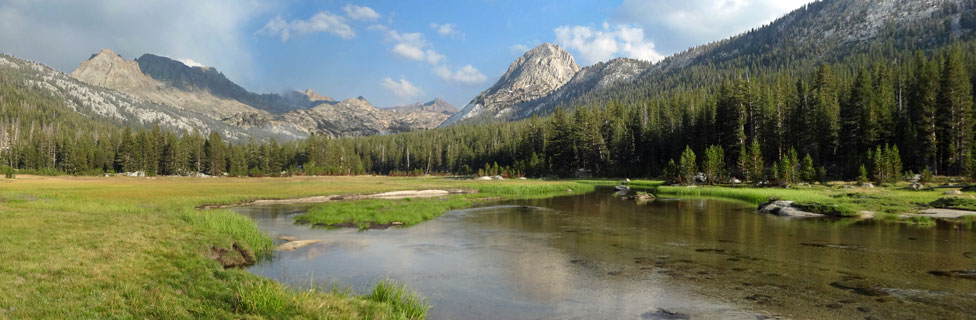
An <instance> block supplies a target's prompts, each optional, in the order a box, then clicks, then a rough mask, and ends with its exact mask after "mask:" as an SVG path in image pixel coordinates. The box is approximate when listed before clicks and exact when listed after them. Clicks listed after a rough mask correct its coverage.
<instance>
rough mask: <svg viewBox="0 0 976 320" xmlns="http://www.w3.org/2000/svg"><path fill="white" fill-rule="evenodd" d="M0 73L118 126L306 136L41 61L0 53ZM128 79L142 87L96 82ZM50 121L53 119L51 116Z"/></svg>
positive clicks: (240, 137)
mask: <svg viewBox="0 0 976 320" xmlns="http://www.w3.org/2000/svg"><path fill="white" fill-rule="evenodd" d="M119 67H120V68H119V69H116V71H115V72H113V73H110V74H111V75H117V74H127V73H126V72H125V71H124V70H121V69H124V68H133V66H132V65H120V66H119ZM0 75H3V78H4V81H9V82H12V83H15V84H18V85H23V86H24V87H25V88H24V89H23V90H24V91H28V92H31V93H32V94H38V95H46V96H51V97H53V98H54V99H57V100H59V101H61V103H62V104H63V105H64V106H65V107H66V108H68V109H70V110H71V111H73V112H77V113H79V114H82V115H85V116H87V117H89V118H92V119H97V120H99V121H106V122H108V123H114V124H117V125H122V126H133V127H151V126H153V125H154V124H159V126H160V127H162V128H164V129H169V130H174V131H193V130H199V131H200V132H202V133H204V134H208V133H210V132H217V133H219V134H220V135H222V136H224V137H225V138H226V139H228V140H231V141H246V140H247V139H248V138H249V137H254V138H256V139H267V138H276V139H279V140H292V139H296V138H301V137H304V136H305V135H304V134H303V133H302V132H301V131H300V130H298V129H297V128H296V127H294V126H292V125H288V124H280V125H279V124H267V125H265V126H259V127H257V126H256V127H252V128H240V127H236V126H232V125H229V124H226V123H223V122H221V121H218V120H215V119H213V118H212V117H209V116H206V115H204V114H201V113H197V112H193V111H189V110H182V109H180V108H176V107H173V106H171V105H167V104H162V103H157V102H153V101H149V100H145V99H141V98H138V97H135V96H132V95H129V94H126V93H123V92H120V91H116V90H111V89H107V88H104V87H100V86H96V85H91V84H88V83H85V82H82V81H79V80H77V79H75V78H73V77H70V76H68V75H67V74H64V73H63V72H60V71H57V70H54V69H52V68H50V67H47V66H45V65H42V64H40V63H37V62H33V61H27V60H22V59H18V58H15V57H12V56H8V55H2V54H0ZM128 80H133V81H135V82H136V83H135V84H132V86H140V85H146V83H145V82H144V81H145V79H138V78H135V79H130V78H116V77H107V78H105V79H102V80H101V81H102V83H116V84H121V83H124V82H125V81H128ZM53 120H56V119H50V121H53Z"/></svg>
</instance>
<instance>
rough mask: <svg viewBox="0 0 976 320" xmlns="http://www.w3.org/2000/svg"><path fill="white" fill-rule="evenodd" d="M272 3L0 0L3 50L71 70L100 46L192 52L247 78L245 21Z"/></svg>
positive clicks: (125, 52)
mask: <svg viewBox="0 0 976 320" xmlns="http://www.w3.org/2000/svg"><path fill="white" fill-rule="evenodd" d="M274 5H275V4H274V3H270V4H269V3H268V2H264V1H236V0H214V1H197V0H140V1H132V0H89V1H70V0H31V1H0V44H3V45H2V47H3V51H5V53H8V54H14V55H17V56H20V57H25V58H29V59H31V60H35V61H39V62H42V63H45V64H48V65H50V66H52V67H55V68H57V69H59V70H62V71H67V72H71V70H73V69H74V68H76V67H77V66H78V64H79V63H81V62H82V61H83V60H84V59H86V58H88V57H89V56H90V55H91V54H93V53H96V52H98V51H99V50H100V49H102V48H111V49H112V50H113V51H115V52H118V53H119V54H121V55H122V56H123V57H125V58H126V59H132V58H135V57H138V56H139V55H142V54H144V53H153V54H157V55H163V56H169V57H193V58H194V59H195V60H197V61H207V62H209V63H212V64H214V65H212V66H214V67H216V68H218V69H220V70H221V71H222V72H223V73H225V74H227V76H228V77H230V78H231V79H233V80H234V81H238V82H239V83H246V82H248V80H249V79H250V77H251V76H252V72H253V71H252V70H253V69H254V63H253V60H252V56H251V54H250V50H249V48H248V40H249V37H250V35H251V33H250V31H246V28H247V25H248V24H249V23H251V22H252V21H253V19H255V18H257V17H259V16H261V15H263V14H266V13H267V12H268V11H269V10H270V9H272V8H271V6H274ZM147 12H150V13H152V14H146V13H147Z"/></svg>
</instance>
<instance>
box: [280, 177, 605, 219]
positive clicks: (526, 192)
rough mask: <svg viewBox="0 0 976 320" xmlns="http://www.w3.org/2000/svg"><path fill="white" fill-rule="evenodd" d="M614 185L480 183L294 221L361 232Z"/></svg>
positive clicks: (331, 209) (335, 208)
mask: <svg viewBox="0 0 976 320" xmlns="http://www.w3.org/2000/svg"><path fill="white" fill-rule="evenodd" d="M609 183H611V182H609V181H601V180H591V181H557V182H540V181H535V180H506V181H477V182H474V181H472V182H464V183H462V184H461V185H460V187H462V188H465V189H474V190H477V191H478V193H475V194H465V195H449V196H445V197H438V198H410V199H399V200H384V199H366V200H358V201H350V202H345V201H338V202H326V203H322V204H318V205H316V206H314V207H312V208H311V209H309V210H308V212H306V213H305V214H302V215H299V216H296V217H295V221H296V222H299V223H305V224H313V225H320V226H323V225H324V226H331V225H337V224H354V225H356V226H357V227H359V228H360V229H368V228H370V227H371V226H373V225H383V224H390V223H393V222H398V223H403V225H404V226H410V225H415V224H418V223H421V222H424V221H427V220H430V219H434V218H437V217H439V216H441V215H442V214H444V212H447V211H449V210H455V209H461V208H466V207H469V206H471V205H472V204H474V203H475V202H476V201H483V200H485V199H493V200H497V199H529V198H548V197H552V196H557V195H566V194H580V193H587V192H591V191H593V190H595V189H596V187H597V186H598V185H606V184H609Z"/></svg>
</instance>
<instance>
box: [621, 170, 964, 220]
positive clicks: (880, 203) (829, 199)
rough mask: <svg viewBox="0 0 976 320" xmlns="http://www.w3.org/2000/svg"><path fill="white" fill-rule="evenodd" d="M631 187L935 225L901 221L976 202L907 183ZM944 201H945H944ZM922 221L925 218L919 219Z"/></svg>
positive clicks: (641, 182) (679, 195)
mask: <svg viewBox="0 0 976 320" xmlns="http://www.w3.org/2000/svg"><path fill="white" fill-rule="evenodd" d="M629 185H630V186H631V188H644V189H647V190H652V191H653V192H654V193H655V194H657V195H663V196H669V197H677V198H717V199H731V200H737V201H742V202H746V203H750V204H754V205H758V204H761V203H765V202H767V201H769V200H774V199H781V200H791V201H794V202H795V203H796V205H797V206H799V207H802V208H804V210H807V211H811V212H817V213H823V214H827V215H832V216H839V217H857V216H859V215H860V213H861V212H864V211H870V212H874V214H875V217H876V218H877V219H879V220H881V221H892V222H905V223H911V224H918V225H926V226H928V225H934V223H932V222H930V221H926V220H925V219H914V220H913V219H912V218H899V216H901V215H905V214H914V213H917V212H919V211H921V210H924V209H926V208H931V207H946V208H956V209H964V210H976V200H972V199H968V198H961V197H952V198H943V196H942V192H943V191H939V190H922V191H914V190H909V189H908V184H907V183H898V184H891V185H886V186H883V187H878V188H860V187H854V188H845V187H844V185H843V183H833V184H830V185H815V186H808V187H794V188H790V189H784V188H754V187H748V186H744V185H743V186H734V187H729V186H704V187H685V186H665V185H663V182H661V181H646V180H638V181H632V182H631V183H630V184H629ZM942 199H945V200H942ZM919 218H923V217H919Z"/></svg>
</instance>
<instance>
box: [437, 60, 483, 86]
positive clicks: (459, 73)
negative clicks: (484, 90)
mask: <svg viewBox="0 0 976 320" xmlns="http://www.w3.org/2000/svg"><path fill="white" fill-rule="evenodd" d="M434 74H436V75H437V76H438V77H440V78H441V79H444V80H446V81H451V82H458V83H463V84H477V83H481V82H484V81H485V80H487V77H485V75H484V74H482V73H481V71H478V69H477V68H475V67H473V66H471V65H470V64H469V65H466V66H463V67H461V68H460V69H457V70H455V71H453V72H452V71H451V68H449V67H448V66H445V65H440V66H437V67H434Z"/></svg>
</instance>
